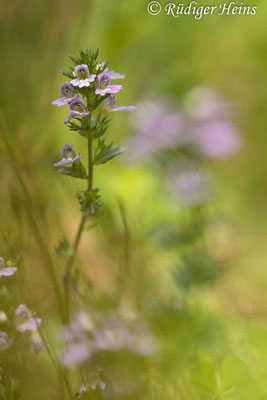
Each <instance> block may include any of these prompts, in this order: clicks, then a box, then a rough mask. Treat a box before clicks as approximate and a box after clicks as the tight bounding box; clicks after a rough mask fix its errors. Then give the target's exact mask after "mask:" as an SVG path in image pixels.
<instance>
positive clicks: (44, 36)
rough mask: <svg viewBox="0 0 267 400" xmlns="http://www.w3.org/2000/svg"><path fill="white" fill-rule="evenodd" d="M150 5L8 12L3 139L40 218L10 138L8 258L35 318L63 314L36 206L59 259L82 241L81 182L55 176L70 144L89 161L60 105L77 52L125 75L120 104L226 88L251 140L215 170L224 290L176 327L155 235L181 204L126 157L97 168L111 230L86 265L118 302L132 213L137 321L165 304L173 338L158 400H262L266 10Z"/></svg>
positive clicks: (97, 240)
mask: <svg viewBox="0 0 267 400" xmlns="http://www.w3.org/2000/svg"><path fill="white" fill-rule="evenodd" d="M146 7H147V2H146V1H144V0H135V1H131V2H129V1H127V2H126V1H120V0H113V1H110V0H106V1H104V0H97V1H96V0H95V1H91V0H78V1H69V0H64V1H63V0H38V1H36V0H27V1H26V2H21V1H20V0H12V1H9V2H8V1H5V0H2V1H1V2H0V43H1V55H0V57H1V63H0V71H1V81H0V94H1V95H0V110H1V114H0V120H1V131H2V134H3V132H4V134H5V135H6V136H7V137H8V141H9V143H10V144H11V145H12V148H13V151H14V155H15V159H16V163H17V164H16V165H17V166H19V170H20V173H21V174H22V175H23V177H24V179H25V181H26V182H27V185H28V187H29V189H30V192H31V194H32V196H33V204H34V207H33V208H32V205H30V204H29V203H28V202H27V200H26V199H25V196H24V194H23V190H21V187H20V184H19V182H18V180H17V176H16V174H15V173H14V169H13V167H12V165H13V162H12V159H10V156H9V155H8V152H7V149H6V147H5V144H4V142H3V141H2V140H0V154H1V156H0V177H1V185H0V198H1V201H0V224H1V229H0V251H1V252H2V253H3V256H6V257H8V258H10V259H12V260H16V261H18V262H20V263H21V264H23V281H24V285H25V287H26V288H27V295H28V296H29V297H30V298H31V301H32V303H33V304H34V306H35V309H36V310H38V311H39V312H40V313H47V314H49V313H50V314H51V315H53V313H54V300H53V294H52V291H51V287H50V283H49V281H48V279H47V276H46V272H45V269H44V266H43V260H42V257H41V256H40V253H39V250H38V248H37V247H36V243H35V238H34V234H33V233H32V231H31V228H30V224H29V220H28V217H27V208H29V207H30V208H32V210H33V212H34V216H35V219H36V223H37V224H38V226H39V227H40V229H41V231H42V232H43V235H44V237H45V240H46V242H47V243H48V246H49V248H50V249H51V252H53V248H54V247H55V245H56V243H57V242H58V240H59V239H60V238H62V237H63V236H65V237H67V238H68V239H69V240H72V238H73V237H74V235H75V231H76V228H77V224H78V221H79V207H78V204H77V200H76V199H75V193H76V191H77V190H79V189H82V188H83V183H82V182H74V183H73V181H72V180H70V179H69V178H68V177H62V176H59V175H57V174H56V173H55V171H54V169H53V167H52V164H53V162H55V161H57V160H58V159H59V152H60V148H61V147H62V145H64V144H65V143H72V144H74V145H75V146H76V147H77V149H79V151H80V152H81V153H82V152H83V147H84V145H85V144H84V141H83V138H81V137H79V136H78V135H75V134H74V133H71V132H69V131H68V129H67V128H66V126H64V124H63V120H64V118H65V117H66V112H67V110H66V109H63V107H62V108H60V109H57V108H56V107H53V106H52V105H51V101H52V100H54V99H55V98H57V97H58V86H59V85H60V84H61V82H62V81H63V77H62V76H61V74H60V73H59V70H60V69H61V68H66V67H67V66H68V65H69V60H68V58H67V54H68V53H76V52H77V51H78V49H82V48H86V47H90V48H93V49H95V48H99V49H100V56H101V58H103V59H109V60H110V65H111V67H112V69H114V70H115V71H118V72H121V73H125V75H126V79H125V82H124V89H123V91H122V92H121V93H120V94H119V96H118V102H119V104H120V105H123V104H136V103H138V102H139V101H140V100H142V99H144V98H156V97H157V96H158V97H161V96H171V97H172V98H175V99H176V101H177V102H179V101H180V100H181V99H182V98H183V96H184V95H185V94H186V93H187V92H188V91H189V90H190V89H191V88H193V87H195V86H196V85H205V86H210V87H212V88H215V89H216V90H218V91H219V92H220V93H221V94H222V96H224V98H226V99H228V100H229V101H231V102H233V103H234V104H235V105H236V107H237V112H236V123H237V126H238V129H239V131H240V132H241V133H242V137H243V146H242V149H241V150H240V151H239V153H238V154H236V155H235V156H234V157H231V158H229V159H226V160H220V161H216V162H210V164H209V168H210V170H211V171H212V173H213V174H214V176H215V180H216V196H215V201H214V203H213V204H212V210H213V211H212V212H214V210H215V212H218V213H219V214H220V215H223V216H224V218H225V219H226V220H227V230H226V233H225V231H224V230H222V231H217V230H216V229H214V230H213V231H211V233H210V235H209V238H210V239H209V240H210V242H211V243H210V245H211V246H213V245H214V243H217V242H218V243H219V244H218V246H219V248H218V252H221V253H222V254H223V255H224V256H225V265H223V273H222V274H221V276H220V278H219V279H218V280H216V282H214V283H213V284H212V285H206V286H204V287H201V288H200V289H197V290H195V291H193V292H192V293H190V295H189V296H188V298H187V301H188V303H189V304H190V306H191V307H192V310H191V311H190V313H189V316H188V315H187V316H183V317H181V316H180V317H179V318H178V317H177V315H176V314H175V312H174V311H173V308H172V307H173V303H172V302H175V301H177V303H176V305H177V304H180V303H179V302H182V301H183V300H181V298H180V295H179V296H178V297H177V299H176V297H175V282H174V280H172V275H171V273H170V270H169V269H168V265H169V263H168V260H169V258H170V257H171V255H170V254H169V253H168V251H166V250H162V249H161V248H160V247H158V245H157V244H156V243H155V242H154V241H153V240H152V239H151V235H150V234H149V232H151V231H152V230H153V228H154V227H155V226H156V224H157V223H158V221H160V220H165V221H166V220H168V219H169V220H171V219H172V218H173V215H175V204H173V201H172V200H170V199H169V197H168V195H166V193H165V191H164V189H163V185H162V182H160V179H158V177H157V174H155V173H153V171H151V169H149V168H147V167H146V166H143V165H132V164H131V163H127V162H125V158H126V159H128V161H129V160H131V153H130V152H129V151H127V152H126V153H125V156H124V159H118V160H114V161H112V162H111V163H110V164H109V165H103V166H100V167H99V168H97V171H96V174H95V184H96V186H98V187H100V188H101V193H102V198H103V201H104V205H105V218H104V219H103V220H102V222H100V223H99V226H98V227H97V228H96V229H95V230H93V231H90V232H86V233H85V235H84V237H83V240H82V243H81V248H80V250H81V251H80V256H79V262H80V263H81V264H82V265H83V266H84V270H85V273H86V275H87V276H88V278H89V280H90V282H91V284H92V286H93V287H95V288H97V289H98V290H100V291H101V292H102V293H105V294H107V295H108V294H110V293H112V291H113V288H114V285H115V281H116V269H117V266H118V264H119V263H120V262H121V259H122V258H123V257H124V250H125V249H124V235H125V224H124V223H123V218H122V214H123V215H126V216H127V229H128V230H129V235H130V238H131V244H130V246H131V252H132V256H131V258H132V260H133V261H132V266H131V271H130V272H129V275H128V279H127V280H128V286H127V290H128V291H130V292H131V291H132V292H134V294H133V296H135V298H136V299H138V301H139V303H141V304H139V306H140V309H142V307H145V304H146V302H149V301H150V302H151V298H150V297H149V296H150V294H151V293H152V294H153V296H155V301H156V296H161V297H162V298H163V299H165V300H166V302H167V304H168V306H167V305H166V306H165V307H166V309H165V308H164V307H163V306H161V307H159V311H158V316H159V320H160V318H162V319H161V320H160V321H161V322H160V323H159V324H158V325H157V330H158V332H159V335H161V334H162V335H163V336H164V332H169V333H168V335H169V338H170V341H169V347H168V352H167V353H166V354H167V355H166V359H165V360H164V362H165V363H166V365H168V371H167V370H166V369H165V375H164V373H163V372H162V375H161V376H155V377H154V381H155V382H157V385H156V384H155V393H157V391H158V392H159V393H161V395H159V394H154V397H152V398H154V399H155V398H166V399H168V398H170V399H172V398H173V399H244V400H245V399H248V400H253V399H265V398H266V396H267V384H266V369H267V357H266V354H267V353H266V350H267V321H266V319H267V272H266V259H267V247H266V233H267V232H266V230H267V224H266V218H265V216H266V214H267V202H266V197H267V185H266V172H267V164H266V156H267V150H266V144H267V139H266V132H265V131H266V126H267V113H266V109H267V91H266V84H267V72H266V71H267V25H266V17H267V4H266V3H265V2H258V11H257V14H256V15H255V16H216V15H213V16H206V17H203V18H202V19H201V20H195V19H193V17H192V16H182V17H180V18H178V19H175V18H172V17H168V16H166V15H164V14H161V15H158V16H151V15H149V14H148V12H147V9H146ZM133 118H134V117H133V116H129V114H127V113H121V114H119V113H118V114H116V116H115V117H114V118H113V122H112V125H111V128H110V131H109V135H110V138H111V140H112V141H114V142H119V143H121V144H122V145H124V144H126V143H127V140H128V139H129V137H130V136H131V135H132V128H131V121H132V119H133ZM13 161H14V160H13ZM119 205H121V207H120V206H119ZM122 205H123V206H122ZM122 208H123V213H122V212H121V210H122ZM55 260H56V261H57V258H56V256H55ZM58 263H59V265H60V263H61V261H60V259H59V260H58ZM59 269H60V267H59ZM172 296H174V298H175V299H176V300H173V297H172ZM170 297H171V300H170ZM142 303H143V306H142ZM170 304H171V305H170ZM154 322H155V321H154ZM160 327H161V328H160ZM181 332H184V336H183V334H181ZM172 334H173V335H172ZM199 347H200V350H199ZM196 353H198V354H201V355H200V357H199V358H194V356H195V354H196ZM177 360H178V361H179V362H178V361H177ZM163 370H164V368H162V371H163ZM152 374H153V372H152ZM155 374H156V373H155ZM177 375H179V379H178V380H177ZM37 383H38V380H37ZM37 383H36V384H37ZM161 390H164V395H162V392H161ZM157 396H159V397H157ZM162 396H163V397H162ZM29 398H31V397H29ZM40 398H41V397H40ZM138 398H139V397H138Z"/></svg>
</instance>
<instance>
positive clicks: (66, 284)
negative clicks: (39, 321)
mask: <svg viewBox="0 0 267 400" xmlns="http://www.w3.org/2000/svg"><path fill="white" fill-rule="evenodd" d="M85 221H86V217H84V216H82V218H81V221H80V224H79V227H78V231H77V233H76V236H75V239H74V244H73V254H72V255H71V256H69V258H68V260H67V264H66V267H65V276H64V292H65V302H66V313H67V319H68V320H69V311H70V310H69V302H70V301H69V297H70V278H71V269H72V266H73V263H74V261H75V257H76V254H77V250H78V247H79V243H80V239H81V235H82V231H83V228H84V224H85Z"/></svg>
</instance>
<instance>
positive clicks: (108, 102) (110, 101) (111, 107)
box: [102, 94, 136, 115]
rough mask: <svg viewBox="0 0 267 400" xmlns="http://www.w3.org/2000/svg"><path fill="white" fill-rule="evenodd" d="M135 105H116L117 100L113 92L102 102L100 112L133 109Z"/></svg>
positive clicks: (106, 112)
mask: <svg viewBox="0 0 267 400" xmlns="http://www.w3.org/2000/svg"><path fill="white" fill-rule="evenodd" d="M134 110H136V107H135V106H117V100H116V97H115V96H114V94H111V95H110V96H109V97H108V98H107V99H105V100H104V102H103V108H102V114H104V115H106V114H108V113H110V112H112V111H134Z"/></svg>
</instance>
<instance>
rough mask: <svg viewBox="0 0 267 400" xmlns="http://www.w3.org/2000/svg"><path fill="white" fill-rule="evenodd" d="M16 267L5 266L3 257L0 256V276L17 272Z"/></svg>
mask: <svg viewBox="0 0 267 400" xmlns="http://www.w3.org/2000/svg"><path fill="white" fill-rule="evenodd" d="M17 270H18V268H16V267H7V266H6V263H5V260H4V259H3V257H0V278H1V276H11V275H13V274H15V272H17Z"/></svg>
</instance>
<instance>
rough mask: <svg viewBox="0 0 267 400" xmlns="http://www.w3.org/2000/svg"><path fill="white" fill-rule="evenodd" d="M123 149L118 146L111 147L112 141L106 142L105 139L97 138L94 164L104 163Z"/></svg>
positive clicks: (123, 149)
mask: <svg viewBox="0 0 267 400" xmlns="http://www.w3.org/2000/svg"><path fill="white" fill-rule="evenodd" d="M124 151H125V148H124V147H122V148H120V147H119V146H115V147H112V143H110V144H106V143H105V139H103V140H99V142H98V146H97V148H96V149H95V154H94V164H97V165H98V164H105V163H106V162H107V161H109V160H111V159H112V158H114V157H117V156H119V155H120V154H121V153H123V152H124Z"/></svg>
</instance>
